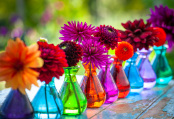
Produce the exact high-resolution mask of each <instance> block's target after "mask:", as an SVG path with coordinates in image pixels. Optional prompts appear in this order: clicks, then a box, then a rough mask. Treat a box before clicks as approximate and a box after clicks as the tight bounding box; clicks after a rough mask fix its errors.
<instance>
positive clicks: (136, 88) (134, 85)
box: [124, 53, 144, 93]
mask: <svg viewBox="0 0 174 119" xmlns="http://www.w3.org/2000/svg"><path fill="white" fill-rule="evenodd" d="M137 57H138V54H137V53H134V55H133V57H132V58H130V59H128V60H127V61H126V64H125V66H124V71H125V74H126V76H127V78H128V80H129V83H130V87H131V89H130V93H140V92H141V91H142V90H143V85H144V81H143V79H142V78H141V76H140V74H139V71H138V69H137V67H136V59H137Z"/></svg>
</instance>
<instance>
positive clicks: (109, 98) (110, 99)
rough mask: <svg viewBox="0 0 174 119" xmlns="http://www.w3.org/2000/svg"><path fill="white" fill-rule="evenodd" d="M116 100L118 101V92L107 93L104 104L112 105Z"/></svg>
mask: <svg viewBox="0 0 174 119" xmlns="http://www.w3.org/2000/svg"><path fill="white" fill-rule="evenodd" d="M117 99H118V90H114V91H108V92H107V93H106V100H105V104H108V103H113V102H114V101H116V100H117Z"/></svg>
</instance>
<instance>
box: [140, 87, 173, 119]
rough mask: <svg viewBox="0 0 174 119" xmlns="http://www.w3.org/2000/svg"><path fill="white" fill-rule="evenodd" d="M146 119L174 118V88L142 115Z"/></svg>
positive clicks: (142, 118) (141, 118)
mask: <svg viewBox="0 0 174 119" xmlns="http://www.w3.org/2000/svg"><path fill="white" fill-rule="evenodd" d="M139 117H140V119H144V118H150V119H154V118H160V119H171V118H173V117H174V87H172V88H171V89H170V90H168V91H167V92H166V93H165V94H164V95H162V96H161V97H160V98H159V99H158V100H157V101H156V102H155V103H154V104H153V105H151V106H150V107H149V108H148V109H147V110H146V111H145V112H144V113H143V114H142V115H140V116H139Z"/></svg>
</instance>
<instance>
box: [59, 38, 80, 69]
mask: <svg viewBox="0 0 174 119" xmlns="http://www.w3.org/2000/svg"><path fill="white" fill-rule="evenodd" d="M59 47H60V48H61V49H63V50H64V52H65V54H66V60H67V63H68V66H69V67H71V66H76V65H77V63H78V62H79V61H80V60H82V54H83V51H82V48H81V46H80V45H79V44H76V43H75V42H72V41H64V42H62V43H60V44H59Z"/></svg>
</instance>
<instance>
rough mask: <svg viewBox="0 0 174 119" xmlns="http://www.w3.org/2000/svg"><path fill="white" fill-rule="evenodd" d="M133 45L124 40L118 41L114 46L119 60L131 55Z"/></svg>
mask: <svg viewBox="0 0 174 119" xmlns="http://www.w3.org/2000/svg"><path fill="white" fill-rule="evenodd" d="M133 53H134V52H133V46H132V45H131V44H130V43H128V42H125V41H122V42H119V43H118V46H117V47H116V48H115V55H116V57H117V58H118V59H120V60H127V59H129V58H131V57H132V56H133Z"/></svg>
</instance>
